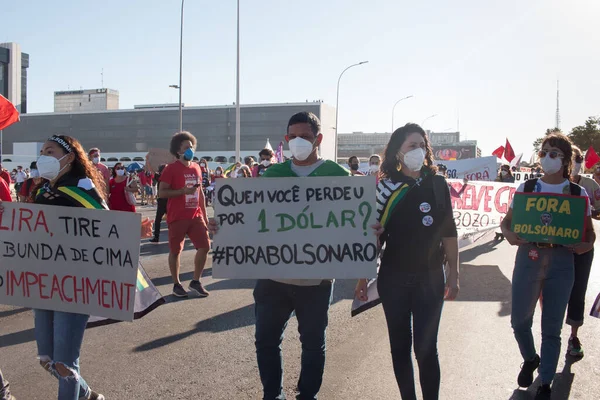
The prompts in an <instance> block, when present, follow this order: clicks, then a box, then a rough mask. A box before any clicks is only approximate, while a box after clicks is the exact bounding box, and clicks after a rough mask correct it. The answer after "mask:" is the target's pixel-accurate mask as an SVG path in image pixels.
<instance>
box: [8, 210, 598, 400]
mask: <svg viewBox="0 0 600 400" xmlns="http://www.w3.org/2000/svg"><path fill="white" fill-rule="evenodd" d="M141 211H142V213H143V214H144V215H147V216H150V215H151V214H152V213H153V210H152V209H151V208H149V207H143V208H141ZM597 228H600V226H598V225H597ZM161 239H163V242H162V243H161V244H159V245H153V244H150V243H147V241H146V240H144V241H142V245H141V261H142V263H143V265H144V267H145V269H146V271H147V273H148V274H149V276H150V277H151V279H152V281H153V282H154V284H155V285H156V286H157V287H158V288H159V290H160V291H161V292H162V294H163V295H164V296H166V300H167V304H165V305H163V306H161V307H159V308H158V309H156V310H154V311H153V312H152V313H150V314H148V315H147V316H146V317H144V318H143V319H141V320H138V321H135V322H133V323H118V324H113V325H109V326H104V327H98V328H93V329H89V330H88V331H87V332H86V335H85V339H84V344H83V349H82V357H81V367H82V375H83V376H84V377H85V379H86V380H87V382H88V383H89V384H90V386H91V387H92V388H93V389H94V390H96V391H98V392H101V393H103V394H104V395H105V396H106V398H107V399H109V400H125V399H140V400H141V399H201V400H212V399H215V400H216V399H236V400H237V399H240V400H241V399H261V398H262V392H261V384H260V380H259V376H258V369H257V366H256V357H255V350H254V308H253V298H252V288H253V286H254V282H253V281H247V280H216V279H212V276H211V275H212V274H211V272H212V271H211V266H210V260H209V263H208V265H207V268H206V270H205V273H204V277H203V282H204V284H205V287H206V288H207V289H208V290H209V291H210V292H211V295H210V296H209V297H208V298H206V299H200V298H194V297H192V298H189V299H186V300H176V299H174V298H173V297H172V296H171V288H172V283H171V278H170V275H169V270H168V266H167V254H168V247H167V244H166V242H165V241H166V232H165V230H164V227H163V234H162V237H161ZM515 251H516V249H515V248H513V247H511V246H509V245H508V244H507V243H506V242H502V243H497V242H493V241H487V242H483V243H482V244H480V245H478V246H476V247H472V248H467V249H465V250H463V251H462V252H461V293H460V295H459V297H458V299H457V300H456V301H453V302H447V303H446V304H445V305H444V311H443V316H442V324H441V331H440V335H439V353H440V362H441V368H442V385H441V396H440V397H441V399H452V400H454V399H458V400H468V399H473V400H480V399H503V400H507V399H515V400H524V399H533V397H534V394H535V390H536V388H537V385H539V382H538V381H537V380H536V382H535V383H534V385H533V386H532V387H531V388H530V389H529V390H519V389H518V388H517V383H516V380H517V374H518V372H519V368H520V364H521V362H522V360H521V358H520V355H519V351H518V348H517V344H516V342H515V341H514V338H513V334H512V330H511V327H510V312H511V275H512V269H513V265H514V256H515ZM193 256H194V251H193V249H192V248H191V246H189V243H188V244H186V250H185V251H184V254H183V255H182V277H183V279H184V280H185V283H186V286H187V283H188V282H189V280H190V279H191V275H192V270H193ZM594 264H595V265H594V268H593V270H592V277H591V278H590V285H589V289H588V295H587V304H586V308H587V309H586V315H587V313H588V312H589V309H590V308H591V305H592V301H593V300H594V298H595V297H596V295H597V294H598V293H599V292H600V267H599V266H598V265H597V264H600V257H599V258H598V261H596V262H595V263H594ZM354 284H355V282H354V281H337V282H336V283H335V292H334V300H333V304H332V306H331V310H330V314H329V315H330V320H329V328H328V332H327V346H328V348H327V365H326V368H325V376H324V381H323V387H322V390H321V393H320V396H319V398H320V399H325V400H327V399H340V400H341V399H344V400H354V399H357V400H371V399H373V400H387V399H399V398H400V395H399V391H398V388H397V385H396V381H395V378H394V373H393V370H392V364H391V357H390V352H389V342H388V334H387V329H386V324H385V318H384V315H383V311H382V309H381V307H377V308H374V309H371V310H369V311H367V312H365V313H363V314H361V315H359V316H357V317H354V318H351V317H350V305H351V302H352V297H353V291H354ZM539 314H540V313H539V308H538V309H537V310H536V318H535V322H534V333H535V338H536V344H537V345H538V346H539V343H540V316H539ZM567 328H568V327H567ZM567 328H565V329H563V334H562V338H563V351H562V353H563V356H561V360H560V364H559V368H558V372H557V375H556V378H555V383H554V393H553V399H581V400H598V399H600V385H599V384H598V377H599V376H600V334H599V333H600V320H598V319H595V318H591V317H586V323H585V325H584V326H583V328H582V329H581V332H580V337H581V340H582V343H583V345H584V348H585V351H586V353H585V357H584V358H583V359H581V360H578V361H576V360H573V359H571V358H568V357H565V356H564V354H565V352H566V341H567V338H568V335H569V329H567ZM286 334H287V335H286V338H285V341H284V344H283V351H284V355H285V390H286V393H287V395H288V398H289V399H292V398H294V397H293V395H294V389H295V386H296V382H297V377H298V371H299V365H300V342H299V338H298V332H297V323H296V321H295V319H293V320H292V321H291V322H290V324H289V326H288V328H287V332H286ZM575 361H576V362H575ZM0 368H1V369H2V371H3V373H4V374H5V376H6V377H7V378H8V380H9V381H10V385H11V389H12V391H13V393H14V395H15V396H16V397H17V399H19V400H21V399H23V400H37V399H39V400H42V399H43V400H46V399H53V398H56V391H57V383H56V380H55V379H54V378H52V377H51V376H49V375H48V373H46V372H45V371H44V370H43V369H42V368H41V367H40V366H39V364H38V362H37V360H36V344H35V340H34V334H33V318H32V313H31V311H30V310H28V309H24V308H19V307H11V306H3V305H0ZM415 369H416V366H415ZM419 398H420V397H419Z"/></svg>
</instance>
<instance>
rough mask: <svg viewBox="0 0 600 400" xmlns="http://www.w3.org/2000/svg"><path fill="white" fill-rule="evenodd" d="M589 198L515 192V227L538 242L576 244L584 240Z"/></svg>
mask: <svg viewBox="0 0 600 400" xmlns="http://www.w3.org/2000/svg"><path fill="white" fill-rule="evenodd" d="M587 207H588V199H587V197H583V196H567V195H559V194H556V195H553V194H539V193H515V197H514V203H513V218H512V226H511V228H512V230H513V232H515V233H516V234H517V235H519V237H521V238H522V239H525V240H527V241H528V242H535V243H553V244H563V245H566V244H574V243H579V242H581V241H583V235H584V233H585V220H586V215H587Z"/></svg>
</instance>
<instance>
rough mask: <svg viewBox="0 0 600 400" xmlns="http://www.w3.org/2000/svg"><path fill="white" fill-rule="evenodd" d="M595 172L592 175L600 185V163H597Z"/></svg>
mask: <svg viewBox="0 0 600 400" xmlns="http://www.w3.org/2000/svg"><path fill="white" fill-rule="evenodd" d="M593 173H594V175H593V176H592V177H593V178H594V181H596V183H597V184H599V185H600V164H597V165H596V166H595V167H594V169H593Z"/></svg>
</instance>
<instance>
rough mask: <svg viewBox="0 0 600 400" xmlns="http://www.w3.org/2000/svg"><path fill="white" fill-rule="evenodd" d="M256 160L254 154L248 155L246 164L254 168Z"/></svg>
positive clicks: (245, 160) (245, 159)
mask: <svg viewBox="0 0 600 400" xmlns="http://www.w3.org/2000/svg"><path fill="white" fill-rule="evenodd" d="M255 162H256V161H255V160H254V157H252V156H248V157H245V158H244V165H246V166H247V167H248V168H250V169H252V167H253V166H254V163H255Z"/></svg>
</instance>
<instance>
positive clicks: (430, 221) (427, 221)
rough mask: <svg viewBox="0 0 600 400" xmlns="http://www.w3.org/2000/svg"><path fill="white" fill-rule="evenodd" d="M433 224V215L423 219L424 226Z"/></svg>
mask: <svg viewBox="0 0 600 400" xmlns="http://www.w3.org/2000/svg"><path fill="white" fill-rule="evenodd" d="M432 224H433V217H432V216H431V215H426V216H424V217H423V225H425V226H431V225H432Z"/></svg>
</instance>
